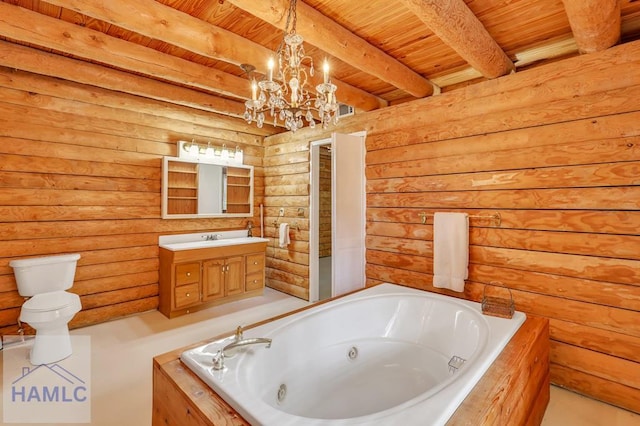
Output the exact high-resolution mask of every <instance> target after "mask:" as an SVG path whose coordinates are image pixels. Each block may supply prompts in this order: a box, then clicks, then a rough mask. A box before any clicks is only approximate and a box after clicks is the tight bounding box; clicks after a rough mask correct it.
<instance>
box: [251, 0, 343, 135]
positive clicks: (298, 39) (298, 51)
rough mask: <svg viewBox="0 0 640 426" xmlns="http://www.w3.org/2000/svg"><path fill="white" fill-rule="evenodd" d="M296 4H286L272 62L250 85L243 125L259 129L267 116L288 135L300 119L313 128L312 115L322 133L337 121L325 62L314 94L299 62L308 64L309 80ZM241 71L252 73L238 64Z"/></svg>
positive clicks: (292, 0)
mask: <svg viewBox="0 0 640 426" xmlns="http://www.w3.org/2000/svg"><path fill="white" fill-rule="evenodd" d="M296 2H297V0H289V11H288V14H287V23H286V25H285V31H284V32H285V34H284V38H283V40H282V41H281V42H280V46H279V47H278V49H277V50H276V58H275V59H276V60H274V58H269V62H268V64H267V69H268V71H267V75H266V78H264V79H263V80H261V81H256V80H255V79H252V81H251V99H249V100H248V101H246V102H245V107H246V110H245V113H244V118H245V120H246V121H247V123H251V122H254V121H255V122H256V124H257V126H258V127H262V124H263V123H264V120H265V113H267V112H269V114H270V116H271V117H273V121H274V125H276V124H277V122H278V121H281V122H284V127H285V128H286V129H287V130H291V131H292V132H295V131H296V130H298V129H300V128H301V127H303V126H304V121H303V118H304V120H306V122H307V123H308V125H309V127H311V128H313V127H315V125H316V122H315V118H314V113H316V114H317V115H318V117H319V120H320V123H321V124H322V128H323V129H324V128H326V127H327V126H328V125H329V123H330V122H333V123H336V122H337V121H338V117H339V114H338V110H339V108H338V105H339V104H338V100H337V99H336V90H337V86H336V85H335V84H333V83H331V78H330V75H329V63H328V62H327V61H326V60H325V61H324V64H323V67H322V72H323V82H322V83H320V84H318V85H317V86H316V88H315V89H316V90H315V92H316V93H315V94H314V93H312V92H311V90H309V89H310V88H309V83H310V82H309V81H308V80H309V78H308V76H307V70H306V68H305V67H304V66H303V65H302V62H303V61H309V63H310V65H309V76H310V77H313V74H314V69H313V58H311V57H310V56H308V55H307V54H306V53H305V51H304V46H303V44H302V42H303V38H302V36H301V35H300V34H297V33H296ZM241 68H242V69H243V70H244V71H245V72H246V73H248V74H250V73H251V72H252V71H253V70H254V69H255V67H253V66H252V65H249V64H242V65H241Z"/></svg>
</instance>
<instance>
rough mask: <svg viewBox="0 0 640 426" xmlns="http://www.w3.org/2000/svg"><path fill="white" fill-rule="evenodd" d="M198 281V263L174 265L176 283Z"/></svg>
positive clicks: (182, 283)
mask: <svg viewBox="0 0 640 426" xmlns="http://www.w3.org/2000/svg"><path fill="white" fill-rule="evenodd" d="M197 282H200V263H183V264H180V265H176V285H184V284H191V283H197Z"/></svg>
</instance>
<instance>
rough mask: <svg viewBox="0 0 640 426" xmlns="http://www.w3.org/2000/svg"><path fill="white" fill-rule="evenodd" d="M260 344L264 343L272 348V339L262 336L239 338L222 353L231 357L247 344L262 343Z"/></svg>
mask: <svg viewBox="0 0 640 426" xmlns="http://www.w3.org/2000/svg"><path fill="white" fill-rule="evenodd" d="M260 344H264V345H266V346H265V347H266V348H270V347H271V339H265V338H262V337H257V338H253V339H241V340H237V341H235V342H231V343H229V344H228V345H227V346H225V347H224V348H223V349H222V354H223V355H224V356H225V357H226V358H231V357H233V356H235V354H236V353H237V352H238V349H240V348H243V347H245V346H250V345H260Z"/></svg>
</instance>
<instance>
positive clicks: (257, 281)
mask: <svg viewBox="0 0 640 426" xmlns="http://www.w3.org/2000/svg"><path fill="white" fill-rule="evenodd" d="M244 286H245V291H251V290H259V289H261V288H263V287H264V274H263V273H262V272H259V273H257V274H251V275H247V280H246V281H245V284H244Z"/></svg>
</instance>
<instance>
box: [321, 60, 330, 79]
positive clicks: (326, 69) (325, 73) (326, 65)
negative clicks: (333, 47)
mask: <svg viewBox="0 0 640 426" xmlns="http://www.w3.org/2000/svg"><path fill="white" fill-rule="evenodd" d="M322 74H323V76H324V84H327V83H329V62H327V60H326V59H325V60H324V63H323V64H322Z"/></svg>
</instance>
